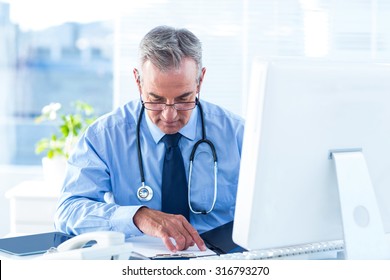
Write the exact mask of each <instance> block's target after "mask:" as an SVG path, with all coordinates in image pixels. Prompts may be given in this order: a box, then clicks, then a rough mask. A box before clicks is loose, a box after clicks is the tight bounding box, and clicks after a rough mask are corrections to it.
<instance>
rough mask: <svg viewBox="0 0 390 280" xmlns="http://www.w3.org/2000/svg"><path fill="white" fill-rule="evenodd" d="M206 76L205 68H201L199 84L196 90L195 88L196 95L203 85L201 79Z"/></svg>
mask: <svg viewBox="0 0 390 280" xmlns="http://www.w3.org/2000/svg"><path fill="white" fill-rule="evenodd" d="M205 74H206V67H203V68H202V72H201V74H200V78H199V84H198V88H197V93H199V92H200V88H201V86H202V83H203V78H204V75H205Z"/></svg>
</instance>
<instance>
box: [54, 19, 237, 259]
mask: <svg viewBox="0 0 390 280" xmlns="http://www.w3.org/2000/svg"><path fill="white" fill-rule="evenodd" d="M139 52H140V67H139V69H134V70H133V73H134V78H135V82H136V83H137V86H138V89H139V92H140V98H139V99H137V100H134V101H131V102H129V103H127V104H125V105H124V106H122V107H120V108H118V109H116V110H114V111H113V112H111V113H109V114H107V115H104V116H102V117H100V118H99V119H98V120H97V121H96V122H95V123H93V124H92V125H91V126H90V127H89V128H88V129H87V130H86V132H85V133H84V135H83V136H82V137H81V139H80V141H79V142H78V144H77V146H76V147H75V149H74V152H73V153H72V155H71V157H70V158H69V161H68V171H67V174H66V178H65V181H64V186H63V190H62V194H61V197H60V200H59V203H58V208H57V212H56V217H55V226H56V228H57V229H58V230H60V231H62V232H65V233H69V234H76V235H77V234H81V233H85V232H90V231H101V230H112V231H120V232H123V233H124V234H125V235H126V237H127V238H129V237H132V236H137V235H142V234H147V235H151V236H155V237H159V238H161V239H162V240H163V242H164V244H165V246H166V247H167V248H168V249H169V250H171V251H173V252H176V251H178V250H185V249H187V248H188V247H190V246H193V245H196V246H197V247H198V248H199V249H200V250H205V249H206V247H205V244H204V242H203V240H202V239H201V238H200V236H199V233H202V232H204V231H207V230H210V229H213V228H215V227H217V226H220V225H222V224H224V223H227V222H229V221H231V220H233V215H234V210H235V199H236V191H237V183H238V174H239V166H240V156H241V145H242V138H243V130H244V121H243V119H242V118H240V117H239V116H237V115H234V114H232V113H230V112H228V111H226V110H225V109H223V108H221V107H218V106H216V105H213V104H211V103H209V102H206V101H204V100H202V99H201V97H200V90H201V85H202V82H203V79H204V77H205V73H206V68H204V67H203V66H202V48H201V43H200V41H199V39H198V38H197V37H196V36H195V35H194V34H193V33H192V32H190V31H188V30H186V29H175V28H171V27H167V26H159V27H156V28H154V29H152V30H151V31H150V32H149V33H147V34H146V35H145V37H144V38H143V39H142V41H141V43H140V47H139ZM221 74H222V75H223V73H221ZM202 135H203V136H202ZM202 137H205V139H207V141H203V143H201V144H199V145H198V146H197V148H196V152H195V156H194V159H193V166H192V170H191V172H192V174H191V176H190V175H189V171H190V160H189V159H190V154H191V152H192V150H193V148H194V145H195V143H196V142H198V141H199V140H200V139H202ZM206 142H207V143H206ZM208 143H211V144H208ZM211 146H213V147H214V148H215V156H213V150H212V148H211ZM214 161H217V169H216V168H214ZM216 170H217V172H215V171H216ZM142 175H144V180H143V179H142ZM188 183H190V185H189V184H188ZM172 240H174V242H172Z"/></svg>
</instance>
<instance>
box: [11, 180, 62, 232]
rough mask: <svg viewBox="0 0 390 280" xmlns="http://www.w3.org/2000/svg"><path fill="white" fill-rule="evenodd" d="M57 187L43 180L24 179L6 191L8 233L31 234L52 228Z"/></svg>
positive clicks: (57, 192)
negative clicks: (8, 220)
mask: <svg viewBox="0 0 390 280" xmlns="http://www.w3.org/2000/svg"><path fill="white" fill-rule="evenodd" d="M59 194H60V190H59V189H58V188H54V187H50V186H48V185H47V184H46V183H45V182H43V181H24V182H22V183H20V184H19V185H17V186H15V187H13V188H12V189H10V190H9V191H7V192H6V194H5V197H6V198H7V199H9V201H10V230H11V232H10V234H9V235H18V234H21V233H22V234H31V233H39V232H48V231H53V230H54V226H53V224H54V213H55V210H56V207H57V200H58V197H59Z"/></svg>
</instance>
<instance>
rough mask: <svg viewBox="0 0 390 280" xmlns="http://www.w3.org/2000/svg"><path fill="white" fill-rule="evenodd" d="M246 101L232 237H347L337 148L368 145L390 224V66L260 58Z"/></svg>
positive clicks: (269, 244)
mask: <svg viewBox="0 0 390 280" xmlns="http://www.w3.org/2000/svg"><path fill="white" fill-rule="evenodd" d="M247 104H248V106H247V115H246V126H245V132H244V142H243V150H242V158H241V168H240V177H239V185H238V192H237V203H236V212H235V219H234V229H233V240H234V242H235V243H237V244H238V245H240V246H242V247H244V248H246V249H249V250H253V249H268V248H277V247H286V246H294V245H299V244H307V243H311V242H323V241H331V240H341V239H343V238H344V230H345V227H343V219H342V215H341V206H340V205H341V201H340V196H339V189H338V180H337V176H336V167H335V162H334V160H333V159H331V157H330V151H332V150H337V149H341V150H342V149H347V150H348V149H352V150H354V149H357V150H361V153H362V154H363V156H364V159H365V162H366V164H367V169H368V173H369V177H370V179H371V183H372V186H373V187H372V188H373V193H374V195H375V199H376V204H377V209H379V213H380V215H378V216H380V217H379V218H380V220H381V221H382V223H383V224H382V228H383V231H384V232H390V65H385V64H375V63H368V62H367V63H366V62H356V63H352V62H350V63H347V62H321V61H315V60H292V59H291V60H284V61H283V60H272V61H262V60H261V59H256V61H255V62H254V65H253V69H252V75H251V84H250V90H249V97H248V101H247ZM352 173H353V172H352ZM350 175H351V176H355V174H350ZM347 194H348V195H350V197H352V196H354V195H355V194H357V195H361V194H358V192H357V191H355V192H352V193H351V194H349V193H348V192H347ZM348 195H347V196H348ZM363 196H364V194H363ZM344 226H345V225H344ZM361 244H364V241H362V243H361Z"/></svg>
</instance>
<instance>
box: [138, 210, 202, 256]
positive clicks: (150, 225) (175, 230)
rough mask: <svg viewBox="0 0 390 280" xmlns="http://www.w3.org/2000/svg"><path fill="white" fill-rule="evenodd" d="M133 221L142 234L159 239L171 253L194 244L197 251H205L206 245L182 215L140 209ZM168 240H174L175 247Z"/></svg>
mask: <svg viewBox="0 0 390 280" xmlns="http://www.w3.org/2000/svg"><path fill="white" fill-rule="evenodd" d="M133 221H134V224H135V225H136V226H137V227H138V229H139V230H140V231H142V232H143V233H145V234H147V235H151V236H155V237H160V238H161V239H162V240H163V242H164V244H165V246H166V247H167V248H168V249H169V250H171V251H172V252H177V251H182V250H186V249H188V247H190V246H193V245H195V244H196V245H197V246H198V248H199V250H201V251H205V250H206V245H205V244H204V242H203V240H202V238H201V237H200V236H199V234H198V232H197V231H196V229H194V228H193V227H192V225H191V224H190V223H189V222H188V221H187V220H186V219H185V218H184V217H183V216H182V215H173V214H167V213H163V212H161V211H157V210H153V209H149V208H147V207H142V208H140V209H139V210H138V211H137V213H136V214H135V215H134V217H133ZM170 238H173V239H174V240H175V242H176V246H175V245H174V244H173V243H172V241H171V239H170Z"/></svg>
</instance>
